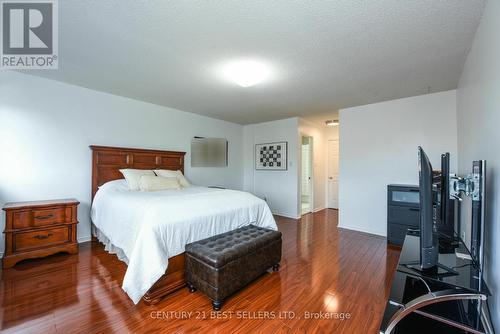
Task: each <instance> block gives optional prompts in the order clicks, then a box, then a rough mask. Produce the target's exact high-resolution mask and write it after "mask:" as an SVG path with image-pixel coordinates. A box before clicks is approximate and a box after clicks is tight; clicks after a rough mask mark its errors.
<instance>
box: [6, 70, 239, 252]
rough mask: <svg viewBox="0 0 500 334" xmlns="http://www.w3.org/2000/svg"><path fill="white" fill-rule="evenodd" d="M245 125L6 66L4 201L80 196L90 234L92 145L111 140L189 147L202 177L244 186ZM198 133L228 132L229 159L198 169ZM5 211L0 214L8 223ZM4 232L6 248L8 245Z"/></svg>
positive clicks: (192, 174)
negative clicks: (193, 141) (193, 150)
mask: <svg viewBox="0 0 500 334" xmlns="http://www.w3.org/2000/svg"><path fill="white" fill-rule="evenodd" d="M242 130H243V127H242V126H241V125H237V124H233V123H228V122H224V121H219V120H215V119H212V118H208V117H203V116H199V115H196V114H191V113H186V112H182V111H178V110H175V109H170V108H165V107H160V106H157V105H153V104H148V103H144V102H139V101H136V100H132V99H128V98H123V97H118V96H114V95H110V94H105V93H100V92H96V91H93V90H89V89H84V88H80V87H77V86H71V85H67V84H63V83H59V82H56V81H51V80H47V79H42V78H38V77H34V76H29V75H25V74H20V73H15V72H8V71H1V73H0V147H1V148H2V152H1V154H0V159H1V161H0V206H3V204H4V203H5V202H7V201H9V202H10V201H25V200H38V199H51V198H63V197H75V198H77V199H78V200H80V201H81V205H80V207H79V212H78V218H79V221H80V224H79V226H78V238H79V240H80V241H82V240H88V239H89V237H90V222H89V211H90V191H91V187H90V186H91V185H90V178H91V151H90V149H89V145H91V144H97V145H108V146H122V147H138V148H156V149H165V150H177V151H186V152H188V153H187V154H186V160H185V162H186V176H187V178H188V179H189V180H191V181H192V182H193V183H195V184H200V185H222V186H227V187H230V188H235V189H241V188H242V185H243V162H242V161H243V153H242V148H243V144H242ZM193 136H211V137H222V136H223V137H226V138H227V139H228V141H229V166H228V167H225V168H191V167H190V161H191V160H190V154H189V151H190V141H191V138H192V137H193ZM4 222H5V216H4V214H3V211H2V213H1V214H0V228H1V229H2V230H3V227H4ZM3 243H4V240H3V238H1V242H0V252H3V250H4V244H3Z"/></svg>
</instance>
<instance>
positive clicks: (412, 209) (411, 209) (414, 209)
mask: <svg viewBox="0 0 500 334" xmlns="http://www.w3.org/2000/svg"><path fill="white" fill-rule="evenodd" d="M410 211H420V209H417V208H410Z"/></svg>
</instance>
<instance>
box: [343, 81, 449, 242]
mask: <svg viewBox="0 0 500 334" xmlns="http://www.w3.org/2000/svg"><path fill="white" fill-rule="evenodd" d="M419 145H420V146H422V147H423V148H424V150H425V151H426V153H427V154H428V155H429V158H430V159H431V162H432V164H433V167H435V168H436V169H439V168H440V154H441V153H442V152H450V154H451V168H452V171H456V166H457V122H456V91H454V90H453V91H447V92H441V93H435V94H428V95H422V96H415V97H410V98H404V99H399V100H393V101H388V102H381V103H375V104H370V105H365V106H360V107H354V108H348V109H343V110H340V177H339V213H340V217H339V226H341V227H344V228H349V229H353V230H359V231H364V232H369V233H374V234H379V235H383V236H385V235H387V185H388V184H390V183H405V184H417V183H418V171H417V146H419Z"/></svg>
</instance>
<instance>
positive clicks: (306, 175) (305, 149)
mask: <svg viewBox="0 0 500 334" xmlns="http://www.w3.org/2000/svg"><path fill="white" fill-rule="evenodd" d="M312 154H313V138H312V137H309V136H302V145H301V159H302V161H301V182H300V189H301V192H300V205H301V214H302V215H304V214H306V213H310V212H312V211H313V182H312V181H313V163H312V160H313V155H312Z"/></svg>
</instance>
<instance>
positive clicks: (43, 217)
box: [35, 213, 54, 220]
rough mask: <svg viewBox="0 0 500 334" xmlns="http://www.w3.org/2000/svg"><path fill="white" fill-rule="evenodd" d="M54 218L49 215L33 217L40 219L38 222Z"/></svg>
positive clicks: (52, 215)
mask: <svg viewBox="0 0 500 334" xmlns="http://www.w3.org/2000/svg"><path fill="white" fill-rule="evenodd" d="M53 217H54V214H53V213H51V214H50V215H46V216H35V218H36V219H40V220H45V219H49V218H53Z"/></svg>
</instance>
